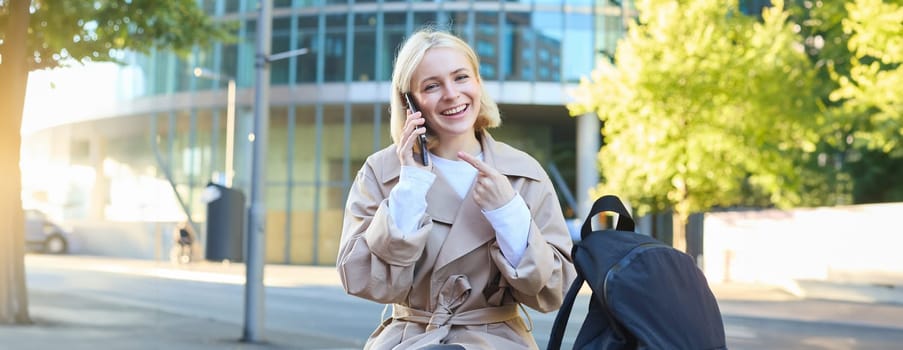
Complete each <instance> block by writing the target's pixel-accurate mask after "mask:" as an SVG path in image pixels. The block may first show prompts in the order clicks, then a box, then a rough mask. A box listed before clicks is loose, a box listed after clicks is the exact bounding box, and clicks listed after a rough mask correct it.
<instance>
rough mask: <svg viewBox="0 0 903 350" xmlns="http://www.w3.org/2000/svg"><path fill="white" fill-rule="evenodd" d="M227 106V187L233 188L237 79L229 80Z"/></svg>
mask: <svg viewBox="0 0 903 350" xmlns="http://www.w3.org/2000/svg"><path fill="white" fill-rule="evenodd" d="M227 99H228V100H229V101H228V103H229V105H228V106H226V169H225V170H226V187H228V188H232V179H233V178H234V177H235V169H234V168H233V162H234V159H235V154H234V153H235V152H234V148H235V79H229V86H228V88H227Z"/></svg>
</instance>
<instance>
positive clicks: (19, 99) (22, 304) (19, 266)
mask: <svg viewBox="0 0 903 350" xmlns="http://www.w3.org/2000/svg"><path fill="white" fill-rule="evenodd" d="M30 3H31V1H29V0H11V1H10V2H9V3H8V5H7V6H8V9H9V22H8V25H7V28H0V30H5V31H6V36H5V38H4V42H3V45H0V79H2V81H3V82H2V83H0V174H3V178H2V180H0V324H26V323H31V319H30V317H29V316H28V290H27V289H26V286H25V218H24V213H23V212H22V175H21V173H20V169H19V157H20V156H19V152H20V147H21V141H22V135H21V129H22V109H23V107H24V105H25V87H26V84H27V82H28V63H27V57H28V56H27V55H26V41H25V40H26V37H27V33H28V20H29V14H28V6H29V4H30Z"/></svg>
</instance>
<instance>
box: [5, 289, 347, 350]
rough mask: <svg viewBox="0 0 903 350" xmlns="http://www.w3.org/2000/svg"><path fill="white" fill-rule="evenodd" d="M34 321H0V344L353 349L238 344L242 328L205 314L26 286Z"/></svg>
mask: <svg viewBox="0 0 903 350" xmlns="http://www.w3.org/2000/svg"><path fill="white" fill-rule="evenodd" d="M29 306H30V310H29V311H30V314H31V318H32V322H34V324H33V325H27V326H0V348H2V349H17V350H29V349H35V350H43V349H67V350H89V349H90V350H94V349H141V350H144V349H172V350H176V349H186V350H188V349H191V350H213V349H248V350H251V349H258V350H276V349H336V350H337V349H355V348H356V347H353V346H351V345H350V344H351V343H341V342H337V341H336V340H335V339H330V338H319V337H315V336H304V335H298V334H284V333H278V332H273V331H267V332H266V343H262V344H251V343H242V342H240V341H239V338H240V337H241V334H242V328H241V327H240V326H239V325H232V324H226V323H222V322H217V321H214V320H209V319H200V318H193V317H188V316H183V315H175V314H170V313H166V312H163V311H159V310H152V309H144V308H138V307H132V306H128V305H123V304H116V303H110V302H104V301H100V300H98V299H91V298H83V297H78V296H73V295H68V294H65V293H51V292H45V291H30V292H29Z"/></svg>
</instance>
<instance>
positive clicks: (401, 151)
mask: <svg viewBox="0 0 903 350" xmlns="http://www.w3.org/2000/svg"><path fill="white" fill-rule="evenodd" d="M407 111H408V118H407V119H406V120H405V122H404V129H402V130H401V140H399V142H400V144H399V145H398V147H397V148H396V149H395V152H397V153H398V160H399V161H400V162H401V165H402V166H404V165H409V166H410V165H414V166H420V167H421V168H427V167H426V166H424V165H423V164H422V163H421V162H418V161H417V160H415V159H414V144H415V143H416V142H417V139H418V138H419V137H420V135H422V134H426V128H423V127H421V126H423V125H424V124H425V123H426V119H424V118H423V115H422V114H421V113H420V112H413V113H411V110H410V109H408V110H407ZM420 152H426V150H420Z"/></svg>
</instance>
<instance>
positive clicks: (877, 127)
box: [791, 0, 903, 206]
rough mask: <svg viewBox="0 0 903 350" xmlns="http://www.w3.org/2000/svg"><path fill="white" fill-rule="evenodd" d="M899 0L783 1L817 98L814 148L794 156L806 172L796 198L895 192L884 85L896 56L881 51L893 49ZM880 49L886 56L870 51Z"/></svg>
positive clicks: (898, 164) (895, 133)
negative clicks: (797, 31) (796, 31)
mask: <svg viewBox="0 0 903 350" xmlns="http://www.w3.org/2000/svg"><path fill="white" fill-rule="evenodd" d="M899 4H900V1H896V2H887V1H885V2H881V1H857V2H841V1H799V0H798V1H796V4H795V5H796V6H792V7H791V12H792V14H791V21H793V22H795V23H798V25H799V27H800V28H801V31H800V35H801V40H802V42H803V43H804V45H805V46H806V52H807V54H808V55H809V57H810V61H811V63H812V65H813V69H815V70H816V72H817V73H816V74H817V79H816V82H815V86H814V88H813V90H812V94H813V99H815V100H816V101H818V103H819V110H818V114H817V115H816V116H815V118H816V120H817V121H818V125H819V126H818V131H817V132H818V134H819V135H820V137H819V142H818V146H817V150H816V152H814V153H812V154H808V155H806V157H804V158H803V159H802V160H801V168H800V171H801V172H804V173H807V174H809V175H808V176H806V179H807V180H806V182H805V183H804V185H805V186H804V188H803V193H806V195H805V196H804V197H803V200H804V201H803V202H802V203H801V204H802V205H808V206H821V205H834V204H849V203H874V202H890V201H900V200H903V184H901V183H900V182H899V181H896V179H897V177H899V175H898V174H899V169H901V168H903V148H901V147H899V139H900V133H899V126H900V122H899V120H900V116H901V113H900V111H899V106H900V94H899V93H896V95H894V92H895V91H887V88H891V90H892V89H893V86H895V85H896V84H897V83H896V82H895V81H897V82H899V79H900V77H899V73H895V71H896V72H899V56H897V59H896V61H894V59H893V58H892V57H893V54H889V55H888V54H885V53H884V51H888V50H889V51H893V50H894V49H893V47H895V46H896V47H897V49H896V50H897V52H898V53H899V50H900V49H899V46H900V40H901V39H900V38H901V33H900V26H901V23H903V19H901V18H900V12H899ZM859 33H865V34H859ZM882 47H883V48H882ZM868 52H874V54H868ZM882 56H884V57H886V58H890V59H889V60H887V59H886V61H887V62H884V60H881V59H876V58H877V57H882ZM879 62H880V63H879ZM894 62H896V63H894ZM874 63H879V64H877V65H874V66H872V65H873V64H874ZM866 66H870V67H874V68H877V69H874V68H869V69H865V68H866ZM872 82H874V83H876V84H873V83H872ZM878 86H883V88H878ZM881 89H884V90H885V92H881V91H879V90H881ZM888 92H889V93H890V94H888ZM894 105H896V106H897V107H896V108H897V111H896V112H894V111H893V108H892V106H894ZM889 107H890V108H889ZM894 128H897V129H896V130H895V129H894Z"/></svg>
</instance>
